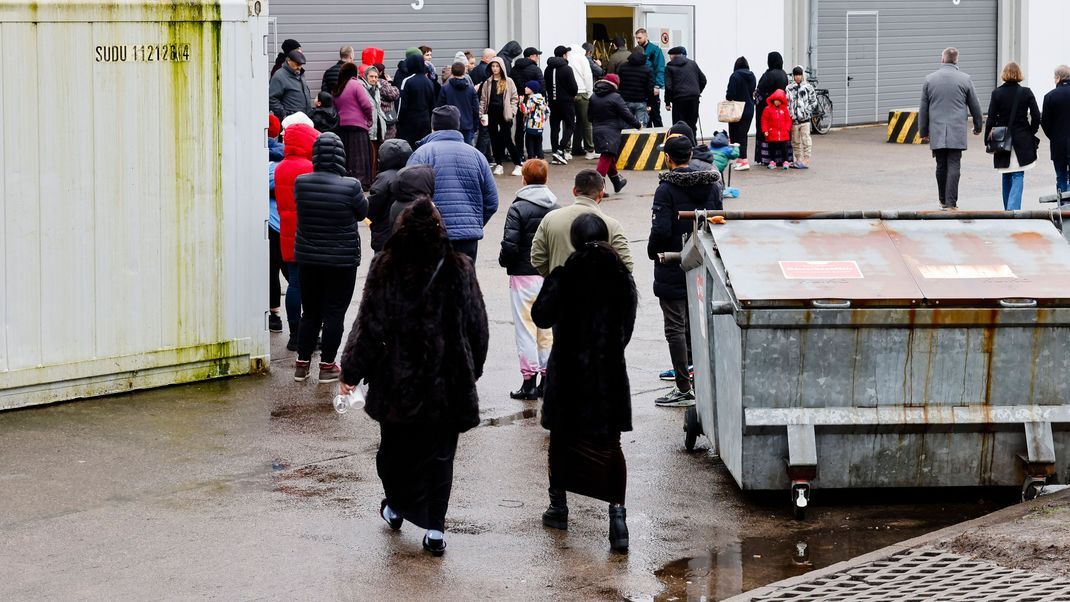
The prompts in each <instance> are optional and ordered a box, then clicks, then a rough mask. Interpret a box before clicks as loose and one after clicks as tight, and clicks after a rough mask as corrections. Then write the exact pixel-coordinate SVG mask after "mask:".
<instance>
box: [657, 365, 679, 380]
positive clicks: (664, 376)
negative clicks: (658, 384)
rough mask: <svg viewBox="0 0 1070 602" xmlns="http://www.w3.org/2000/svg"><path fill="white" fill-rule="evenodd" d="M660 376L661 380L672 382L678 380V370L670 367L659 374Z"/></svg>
mask: <svg viewBox="0 0 1070 602" xmlns="http://www.w3.org/2000/svg"><path fill="white" fill-rule="evenodd" d="M658 378H660V379H661V380H664V381H668V382H672V381H674V380H676V370H673V369H672V368H669V369H668V370H666V371H664V372H662V373H661V374H659V375H658Z"/></svg>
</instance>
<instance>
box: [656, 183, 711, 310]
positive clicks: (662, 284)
mask: <svg viewBox="0 0 1070 602" xmlns="http://www.w3.org/2000/svg"><path fill="white" fill-rule="evenodd" d="M658 180H659V181H660V182H661V183H660V184H659V185H658V189H657V190H656V191H654V208H653V213H654V215H653V219H652V222H651V225H650V238H649V239H648V240H647V245H646V252H647V256H648V257H650V259H653V260H654V295H655V296H657V297H658V298H659V299H666V300H679V299H686V298H687V279H686V278H685V276H684V270H683V269H682V268H681V267H680V266H679V265H669V264H664V263H661V262H660V261H658V253H679V252H680V250H681V249H683V248H684V244H683V238H684V235H685V234H690V233H691V230H692V227H693V220H682V219H680V218H679V217H677V215H678V213H677V212H679V211H694V210H696V209H722V208H723V206H722V204H721V188H720V187H719V186H718V185H717V182H718V181H719V180H720V174H718V173H717V172H716V171H695V170H693V169H691V168H690V167H683V168H680V169H674V170H672V171H666V172H662V173H661V174H660V175H659V176H658Z"/></svg>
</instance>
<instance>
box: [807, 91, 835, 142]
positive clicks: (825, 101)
mask: <svg viewBox="0 0 1070 602" xmlns="http://www.w3.org/2000/svg"><path fill="white" fill-rule="evenodd" d="M811 121H812V123H813V126H814V132H815V133H817V134H827V133H829V130H831V129H832V99H830V98H829V97H828V96H818V97H817V110H816V111H814V117H813V119H812V120H811Z"/></svg>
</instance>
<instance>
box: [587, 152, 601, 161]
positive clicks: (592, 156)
mask: <svg viewBox="0 0 1070 602" xmlns="http://www.w3.org/2000/svg"><path fill="white" fill-rule="evenodd" d="M601 156H602V155H600V154H598V153H595V152H590V153H587V160H588V161H595V160H597V159H598V158H599V157H601Z"/></svg>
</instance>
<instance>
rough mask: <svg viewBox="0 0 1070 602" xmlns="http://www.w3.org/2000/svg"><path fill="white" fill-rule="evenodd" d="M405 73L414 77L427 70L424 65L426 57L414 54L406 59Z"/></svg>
mask: <svg viewBox="0 0 1070 602" xmlns="http://www.w3.org/2000/svg"><path fill="white" fill-rule="evenodd" d="M404 63H405V67H404V69H405V73H407V74H409V75H413V74H416V73H423V72H424V71H426V70H427V67H426V66H425V65H424V57H423V55H422V54H414V55H412V56H407V57H405V61H404Z"/></svg>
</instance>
